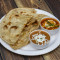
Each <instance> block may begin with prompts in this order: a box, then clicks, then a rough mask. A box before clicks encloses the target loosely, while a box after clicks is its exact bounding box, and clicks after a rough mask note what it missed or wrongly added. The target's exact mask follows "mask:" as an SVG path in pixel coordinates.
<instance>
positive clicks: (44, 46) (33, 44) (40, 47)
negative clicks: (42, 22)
mask: <svg viewBox="0 0 60 60" xmlns="http://www.w3.org/2000/svg"><path fill="white" fill-rule="evenodd" d="M35 31H44V30H34V31H32V32H31V33H33V32H35ZM44 32H46V31H44ZM31 33H30V34H31ZM46 33H47V34H48V35H49V36H50V34H49V33H48V32H46ZM29 40H30V43H31V46H32V47H34V48H36V49H44V48H46V47H48V46H49V42H50V40H48V41H47V43H45V44H44V45H43V44H42V45H40V44H39V45H38V44H35V43H33V42H32V40H31V39H30V36H29Z"/></svg>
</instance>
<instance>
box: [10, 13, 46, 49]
mask: <svg viewBox="0 0 60 60" xmlns="http://www.w3.org/2000/svg"><path fill="white" fill-rule="evenodd" d="M43 17H46V15H43V14H39V15H38V14H36V15H34V17H33V19H31V21H32V20H33V21H32V22H29V23H34V22H35V21H37V25H36V26H35V25H34V24H33V25H31V24H30V25H29V26H28V27H27V28H26V27H25V29H26V30H25V31H23V32H22V33H21V34H22V35H21V36H20V38H19V39H18V41H17V42H16V43H15V44H14V45H10V46H11V47H12V48H13V49H19V48H21V47H23V46H25V45H27V44H28V43H29V34H30V32H31V31H33V30H36V29H38V28H39V25H40V21H41V19H42V18H43ZM34 20H35V21H34ZM29 23H28V24H29Z"/></svg>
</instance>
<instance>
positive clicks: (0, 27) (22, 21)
mask: <svg viewBox="0 0 60 60" xmlns="http://www.w3.org/2000/svg"><path fill="white" fill-rule="evenodd" d="M45 16H46V15H43V14H36V11H35V10H34V9H32V8H15V9H13V10H11V11H9V13H7V15H6V16H5V17H4V18H3V20H2V21H1V23H0V37H1V38H2V40H4V41H5V42H6V43H8V44H9V45H10V46H11V47H12V48H13V49H19V48H21V47H23V46H25V45H27V44H28V42H29V34H30V32H31V31H33V30H35V29H38V28H39V25H40V21H41V19H42V18H43V17H45Z"/></svg>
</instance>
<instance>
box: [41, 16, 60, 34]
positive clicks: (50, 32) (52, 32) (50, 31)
mask: <svg viewBox="0 0 60 60" xmlns="http://www.w3.org/2000/svg"><path fill="white" fill-rule="evenodd" d="M45 18H52V17H44V18H42V19H41V21H42V20H43V19H45ZM53 19H55V18H53ZM56 20H57V21H58V22H59V20H58V19H56ZM40 27H41V30H45V31H46V32H48V33H49V34H50V35H55V34H56V33H57V32H58V31H59V28H60V26H59V27H58V28H57V29H54V30H48V29H45V28H43V27H42V26H41V24H40Z"/></svg>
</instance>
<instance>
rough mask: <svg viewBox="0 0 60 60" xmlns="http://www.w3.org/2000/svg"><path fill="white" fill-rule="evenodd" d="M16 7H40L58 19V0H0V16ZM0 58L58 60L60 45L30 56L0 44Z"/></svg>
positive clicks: (1, 59)
mask: <svg viewBox="0 0 60 60" xmlns="http://www.w3.org/2000/svg"><path fill="white" fill-rule="evenodd" d="M17 7H20V8H21V7H30V8H38V9H42V10H45V11H48V12H50V13H52V14H54V15H55V16H56V17H57V18H58V19H60V0H0V18H1V17H2V16H3V15H5V14H6V13H8V12H9V11H10V10H11V9H13V8H17ZM0 60H60V46H59V47H58V48H56V49H55V50H54V51H52V52H50V53H47V54H44V55H40V56H35V57H32V56H22V55H18V54H15V53H12V52H10V51H8V50H7V49H6V48H4V47H3V46H2V45H1V44H0Z"/></svg>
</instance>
